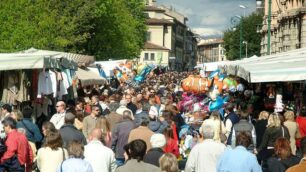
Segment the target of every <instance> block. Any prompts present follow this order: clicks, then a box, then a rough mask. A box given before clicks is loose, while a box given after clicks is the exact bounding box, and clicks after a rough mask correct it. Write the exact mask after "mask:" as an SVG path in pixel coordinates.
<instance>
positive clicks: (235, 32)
mask: <svg viewBox="0 0 306 172" xmlns="http://www.w3.org/2000/svg"><path fill="white" fill-rule="evenodd" d="M240 22H241V23H242V28H243V29H242V35H243V36H242V37H243V40H242V41H247V46H248V47H247V48H248V57H251V56H253V55H257V56H260V41H261V35H260V33H257V31H256V29H257V26H258V25H259V24H261V23H262V15H260V14H257V13H252V14H251V15H249V16H247V17H245V18H242V19H241V20H240ZM233 28H235V29H233ZM233 28H231V29H228V30H227V31H225V32H224V48H225V55H226V57H227V59H229V60H235V59H239V55H240V54H239V53H240V44H239V43H240V23H238V24H236V25H235V26H234V27H233ZM245 46H246V45H245V44H242V57H245V55H246V54H245V48H246V47H245Z"/></svg>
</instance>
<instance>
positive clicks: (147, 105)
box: [142, 103, 151, 112]
mask: <svg viewBox="0 0 306 172" xmlns="http://www.w3.org/2000/svg"><path fill="white" fill-rule="evenodd" d="M150 108H151V105H150V104H149V103H144V104H143V105H142V111H145V112H149V110H150Z"/></svg>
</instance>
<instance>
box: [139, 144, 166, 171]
mask: <svg viewBox="0 0 306 172" xmlns="http://www.w3.org/2000/svg"><path fill="white" fill-rule="evenodd" d="M164 153H165V152H164V151H163V150H162V149H161V148H152V149H150V150H149V151H148V152H147V154H146V155H145V156H144V158H143V161H144V162H146V163H149V164H152V165H155V166H157V167H159V158H160V157H161V156H163V154H164Z"/></svg>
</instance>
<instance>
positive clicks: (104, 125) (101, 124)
mask: <svg viewBox="0 0 306 172" xmlns="http://www.w3.org/2000/svg"><path fill="white" fill-rule="evenodd" d="M96 128H100V129H101V131H102V132H104V133H107V132H110V130H111V129H110V123H109V121H108V120H107V118H105V117H104V116H102V117H100V118H99V119H98V121H97V123H96Z"/></svg>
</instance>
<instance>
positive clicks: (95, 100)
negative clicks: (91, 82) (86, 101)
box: [91, 95, 99, 104]
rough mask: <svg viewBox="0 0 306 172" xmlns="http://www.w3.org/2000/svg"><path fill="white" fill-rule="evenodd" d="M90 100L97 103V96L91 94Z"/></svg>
mask: <svg viewBox="0 0 306 172" xmlns="http://www.w3.org/2000/svg"><path fill="white" fill-rule="evenodd" d="M91 102H92V104H97V103H99V96H97V95H94V96H92V97H91Z"/></svg>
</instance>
